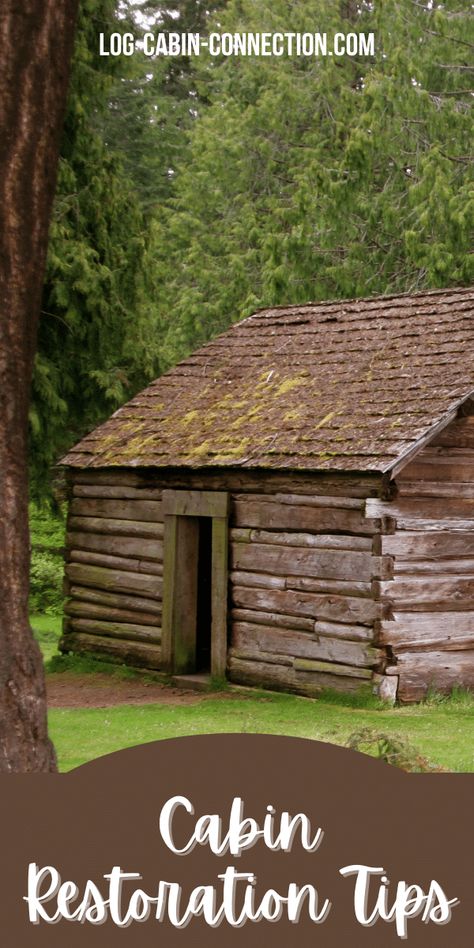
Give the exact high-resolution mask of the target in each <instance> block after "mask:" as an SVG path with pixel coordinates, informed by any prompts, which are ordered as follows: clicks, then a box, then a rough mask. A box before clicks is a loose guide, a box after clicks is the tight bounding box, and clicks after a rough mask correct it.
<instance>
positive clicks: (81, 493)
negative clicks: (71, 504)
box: [73, 484, 161, 500]
mask: <svg viewBox="0 0 474 948" xmlns="http://www.w3.org/2000/svg"><path fill="white" fill-rule="evenodd" d="M73 496H74V497H104V498H118V499H119V500H161V488H158V487H145V488H143V487H127V486H126V485H123V486H118V487H111V486H107V485H104V484H74V487H73Z"/></svg>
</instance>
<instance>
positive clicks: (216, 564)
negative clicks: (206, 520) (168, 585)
mask: <svg viewBox="0 0 474 948" xmlns="http://www.w3.org/2000/svg"><path fill="white" fill-rule="evenodd" d="M228 555H229V525H228V519H227V515H226V516H222V517H217V516H214V517H213V518H212V584H211V608H212V625H211V674H212V675H215V676H216V677H222V676H224V675H225V670H226V664H227V601H228Z"/></svg>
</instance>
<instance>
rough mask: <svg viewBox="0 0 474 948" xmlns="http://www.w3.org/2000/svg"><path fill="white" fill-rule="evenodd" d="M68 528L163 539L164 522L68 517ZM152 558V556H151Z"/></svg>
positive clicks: (79, 530) (82, 531) (87, 531)
mask: <svg viewBox="0 0 474 948" xmlns="http://www.w3.org/2000/svg"><path fill="white" fill-rule="evenodd" d="M68 529H69V530H77V531H78V532H79V533H111V534H113V535H115V536H125V537H144V538H145V539H146V538H150V537H153V538H154V539H162V537H163V524H162V523H145V521H142V520H115V519H110V520H107V519H106V518H105V517H72V516H70V517H69V518H68ZM150 558H151V557H150Z"/></svg>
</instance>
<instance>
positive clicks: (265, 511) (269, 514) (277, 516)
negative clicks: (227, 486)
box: [232, 500, 383, 536]
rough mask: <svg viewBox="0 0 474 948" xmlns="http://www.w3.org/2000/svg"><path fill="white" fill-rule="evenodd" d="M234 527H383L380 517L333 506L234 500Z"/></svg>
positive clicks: (371, 530) (368, 531)
mask: <svg viewBox="0 0 474 948" xmlns="http://www.w3.org/2000/svg"><path fill="white" fill-rule="evenodd" d="M232 525H233V526H234V527H259V528H263V529H267V530H268V529H270V528H271V527H274V528H275V529H277V530H280V531H284V530H286V529H289V530H295V531H307V530H313V531H319V532H328V531H337V532H340V533H358V534H362V535H366V536H373V535H374V534H376V533H379V532H380V531H381V530H382V528H383V523H382V520H381V519H380V518H375V519H373V518H372V519H370V518H366V517H364V516H363V515H362V514H361V513H360V511H358V510H344V509H340V510H338V509H337V508H333V507H305V506H294V507H291V506H289V505H285V504H281V505H280V504H274V503H268V502H267V501H266V500H259V501H258V502H257V501H255V502H251V501H245V500H240V501H235V502H234V513H233V519H232Z"/></svg>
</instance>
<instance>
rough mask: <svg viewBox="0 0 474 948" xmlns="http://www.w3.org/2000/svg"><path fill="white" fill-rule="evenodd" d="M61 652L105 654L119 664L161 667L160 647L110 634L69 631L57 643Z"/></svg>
mask: <svg viewBox="0 0 474 948" xmlns="http://www.w3.org/2000/svg"><path fill="white" fill-rule="evenodd" d="M59 649H60V651H61V652H75V653H76V654H78V655H84V654H85V655H93V656H94V657H95V658H97V657H98V656H99V655H103V656H106V657H107V659H108V660H109V661H115V662H117V663H119V664H126V665H135V666H137V667H138V668H150V669H161V667H162V662H161V648H160V646H159V645H154V644H150V643H148V642H128V641H126V640H123V639H114V638H111V637H110V636H105V635H104V636H101V635H89V634H88V633H84V632H74V633H73V632H70V633H68V635H65V636H63V638H62V639H61V641H60V643H59Z"/></svg>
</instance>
